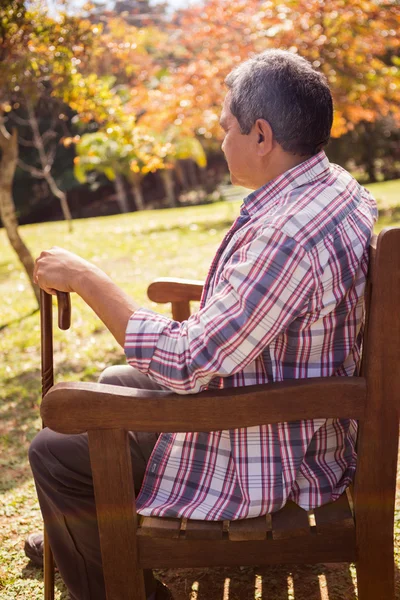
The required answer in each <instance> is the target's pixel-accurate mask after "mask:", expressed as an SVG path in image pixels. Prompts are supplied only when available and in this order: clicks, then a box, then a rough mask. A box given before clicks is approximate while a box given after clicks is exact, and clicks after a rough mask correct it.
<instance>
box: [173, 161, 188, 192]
mask: <svg viewBox="0 0 400 600" xmlns="http://www.w3.org/2000/svg"><path fill="white" fill-rule="evenodd" d="M175 171H176V174H177V176H178V180H179V183H180V184H181V186H182V189H183V190H184V191H185V192H186V191H187V190H188V189H189V184H188V180H187V177H186V161H184V160H178V161H177V162H176V164H175Z"/></svg>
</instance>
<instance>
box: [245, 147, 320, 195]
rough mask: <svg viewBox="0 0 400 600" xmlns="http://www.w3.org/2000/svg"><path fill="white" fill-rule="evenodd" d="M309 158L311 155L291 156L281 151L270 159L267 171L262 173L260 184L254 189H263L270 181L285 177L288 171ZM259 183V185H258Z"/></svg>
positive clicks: (266, 165)
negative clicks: (284, 174) (281, 176)
mask: <svg viewBox="0 0 400 600" xmlns="http://www.w3.org/2000/svg"><path fill="white" fill-rule="evenodd" d="M309 158H311V154H308V155H305V156H300V155H298V154H289V153H288V152H284V151H283V150H282V149H279V150H278V151H276V152H274V153H273V154H272V155H270V156H269V157H268V161H266V163H265V170H264V171H263V172H261V173H260V178H259V180H258V182H254V184H255V185H256V187H254V189H259V188H261V187H263V186H264V185H266V184H267V183H268V182H269V181H272V180H273V179H276V178H277V177H279V176H280V175H283V173H286V171H290V169H293V167H297V165H300V164H301V163H303V162H305V161H306V160H308V159H309ZM257 183H259V185H257Z"/></svg>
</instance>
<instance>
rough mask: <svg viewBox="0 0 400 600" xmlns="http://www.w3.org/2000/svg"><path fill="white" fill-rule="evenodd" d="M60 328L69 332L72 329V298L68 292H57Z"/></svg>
mask: <svg viewBox="0 0 400 600" xmlns="http://www.w3.org/2000/svg"><path fill="white" fill-rule="evenodd" d="M57 307H58V328H59V329H62V330H64V331H65V330H67V329H69V328H70V327H71V297H70V295H69V294H67V293H66V292H57Z"/></svg>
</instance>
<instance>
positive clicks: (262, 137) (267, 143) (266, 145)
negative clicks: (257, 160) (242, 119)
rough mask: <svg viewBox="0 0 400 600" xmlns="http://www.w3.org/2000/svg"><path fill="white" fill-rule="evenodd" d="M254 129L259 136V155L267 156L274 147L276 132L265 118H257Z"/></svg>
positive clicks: (257, 136)
mask: <svg viewBox="0 0 400 600" xmlns="http://www.w3.org/2000/svg"><path fill="white" fill-rule="evenodd" d="M254 129H255V134H256V138H257V152H258V154H259V156H265V155H266V154H268V153H269V152H271V150H272V149H273V147H274V134H273V132H272V128H271V125H270V124H269V123H268V121H266V120H265V119H257V121H256V122H255V124H254Z"/></svg>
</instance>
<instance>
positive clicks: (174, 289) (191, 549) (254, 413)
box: [41, 229, 400, 600]
mask: <svg viewBox="0 0 400 600" xmlns="http://www.w3.org/2000/svg"><path fill="white" fill-rule="evenodd" d="M370 257H371V260H370V270H369V276H368V283H367V294H366V306H367V318H366V330H365V337H364V351H363V364H362V370H361V376H360V377H332V378H315V379H307V380H301V381H288V382H283V383H275V384H269V385H264V386H252V387H247V388H241V389H235V390H232V389H230V390H223V391H217V392H216V391H213V392H202V393H200V394H197V395H195V396H193V395H189V396H181V395H175V394H171V395H170V396H167V397H165V396H164V397H162V398H160V397H157V394H156V393H154V392H151V391H142V390H141V391H139V390H132V389H126V388H121V387H117V386H108V385H101V384H91V383H60V384H57V385H55V386H54V387H52V388H51V390H50V391H49V392H48V393H47V395H46V396H45V398H44V400H43V403H42V408H41V413H42V417H43V419H44V422H45V423H46V425H47V426H49V427H50V428H51V429H53V430H55V431H58V432H61V433H69V434H73V433H82V432H86V431H87V432H88V436H89V447H90V457H91V462H92V468H93V478H94V486H95V496H96V505H97V512H98V522H99V531H100V541H101V550H102V557H103V564H104V576H105V584H106V590H107V598H108V600H144V599H145V593H144V585H143V575H142V569H143V568H173V567H207V566H210V567H211V566H231V565H237V566H246V565H260V566H261V565H267V564H277V563H292V564H293V563H308V564H309V563H319V562H324V563H328V562H344V561H349V562H355V564H356V569H357V582H358V598H359V600H380V599H382V600H383V599H384V600H394V555H393V523H394V500H395V488H396V467H397V449H398V401H399V398H400V362H399V358H400V350H399V348H400V229H391V230H386V231H385V232H383V233H381V234H380V236H379V238H378V241H377V243H376V240H374V241H373V243H372V244H371V250H370ZM200 294H201V284H199V283H198V282H176V281H174V280H161V281H159V282H156V283H153V284H152V285H151V286H150V287H149V297H150V298H151V299H152V300H154V301H156V302H172V310H173V316H174V318H176V319H185V318H187V317H188V316H189V302H190V301H193V300H199V298H200ZM329 417H331V418H350V417H351V418H355V419H358V421H359V437H358V453H359V458H358V466H357V473H356V479H355V482H354V489H352V490H351V492H350V490H347V492H346V493H345V494H343V495H342V496H341V497H340V498H339V499H338V500H337V501H336V502H334V503H331V504H327V505H325V506H322V507H320V508H316V509H314V510H313V511H308V512H307V511H304V510H303V509H301V508H300V507H298V506H297V505H295V504H294V503H292V502H288V503H287V504H286V506H285V507H284V508H283V509H282V510H280V511H279V512H277V513H273V514H271V515H266V516H264V517H259V518H256V519H247V520H243V521H231V522H228V521H226V522H225V521H224V522H215V523H210V522H204V521H194V520H185V519H182V520H179V519H169V518H152V517H145V518H141V517H138V515H137V514H136V511H135V501H134V491H133V483H132V471H131V463H130V453H129V447H128V437H127V436H128V434H127V432H128V431H129V430H136V431H157V432H160V431H167V432H173V431H212V430H221V429H231V428H236V427H250V426H253V425H257V424H263V423H273V422H281V421H293V420H298V419H304V418H329ZM116 507H118V511H116V510H115V508H116ZM116 514H118V519H116V518H115V515H116ZM210 600H214V599H210Z"/></svg>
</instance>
